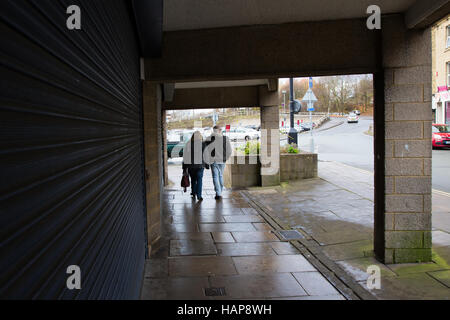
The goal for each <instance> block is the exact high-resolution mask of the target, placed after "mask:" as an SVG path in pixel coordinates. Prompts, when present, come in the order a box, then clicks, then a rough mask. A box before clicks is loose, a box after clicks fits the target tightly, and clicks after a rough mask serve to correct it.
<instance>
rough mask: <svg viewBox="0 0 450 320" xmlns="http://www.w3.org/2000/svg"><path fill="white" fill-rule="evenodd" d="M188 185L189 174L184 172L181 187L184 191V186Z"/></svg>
mask: <svg viewBox="0 0 450 320" xmlns="http://www.w3.org/2000/svg"><path fill="white" fill-rule="evenodd" d="M189 186H190V183H189V176H188V175H187V174H186V175H184V174H183V177H182V178H181V187H182V188H184V192H186V188H187V187H189Z"/></svg>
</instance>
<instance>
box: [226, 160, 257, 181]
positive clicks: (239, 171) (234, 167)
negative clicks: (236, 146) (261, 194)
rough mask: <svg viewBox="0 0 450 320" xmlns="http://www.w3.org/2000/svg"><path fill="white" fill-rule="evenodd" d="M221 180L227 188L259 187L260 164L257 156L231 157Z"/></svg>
mask: <svg viewBox="0 0 450 320" xmlns="http://www.w3.org/2000/svg"><path fill="white" fill-rule="evenodd" d="M223 178H224V184H225V187H227V188H247V187H258V186H261V164H260V162H259V158H258V156H232V157H231V158H230V159H229V160H228V161H227V164H226V165H225V172H224V176H223Z"/></svg>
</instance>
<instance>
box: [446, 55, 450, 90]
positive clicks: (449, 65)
mask: <svg viewBox="0 0 450 320" xmlns="http://www.w3.org/2000/svg"><path fill="white" fill-rule="evenodd" d="M446 65H447V88H449V87H450V61H447V63H446Z"/></svg>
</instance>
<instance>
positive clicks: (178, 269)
mask: <svg viewBox="0 0 450 320" xmlns="http://www.w3.org/2000/svg"><path fill="white" fill-rule="evenodd" d="M180 171H181V168H180V167H179V166H174V167H173V166H172V167H171V170H170V171H169V173H170V179H171V180H172V181H174V183H176V182H178V181H179V180H180V179H181V173H180ZM210 179H211V176H210V171H209V170H207V171H205V177H204V182H205V186H204V195H203V197H204V200H203V202H195V201H193V200H192V199H191V197H190V195H189V192H187V193H183V192H182V191H181V190H180V188H179V187H178V185H176V186H175V185H174V186H173V187H172V188H173V189H172V190H170V189H169V190H166V192H165V194H164V205H163V232H162V239H161V247H160V248H159V250H157V251H155V252H153V254H152V256H151V258H150V259H149V260H148V261H147V262H146V269H145V280H144V283H143V288H142V295H141V297H142V299H299V300H303V299H327V300H328V299H335V300H343V299H344V297H343V295H341V294H340V293H339V291H338V290H337V289H336V288H335V287H334V286H333V285H331V284H330V282H329V281H328V280H327V279H326V278H325V277H324V276H323V275H322V274H321V273H320V272H319V271H318V270H317V269H316V268H315V267H314V266H313V265H312V264H311V263H310V262H309V261H308V259H306V258H305V257H304V256H303V255H302V254H301V253H300V252H299V251H298V250H297V249H296V248H295V247H294V246H293V245H292V244H290V243H289V242H282V241H280V239H279V238H278V236H277V234H276V233H275V232H274V230H273V229H272V227H271V226H270V225H269V224H268V223H267V222H265V220H264V219H263V217H262V216H261V215H260V214H259V213H258V211H257V210H255V208H254V207H252V206H251V205H250V204H249V202H248V201H247V200H246V199H245V197H244V196H243V195H242V193H241V192H240V191H230V190H226V191H225V192H224V194H223V199H222V200H221V201H216V200H215V199H214V196H215V193H214V190H213V188H212V182H211V180H210Z"/></svg>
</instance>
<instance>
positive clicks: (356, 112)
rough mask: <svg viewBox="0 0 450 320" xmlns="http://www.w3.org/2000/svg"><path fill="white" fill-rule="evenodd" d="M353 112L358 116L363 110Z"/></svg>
mask: <svg viewBox="0 0 450 320" xmlns="http://www.w3.org/2000/svg"><path fill="white" fill-rule="evenodd" d="M353 113H354V114H356V115H357V116H359V115H360V114H361V111H359V110H353Z"/></svg>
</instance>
